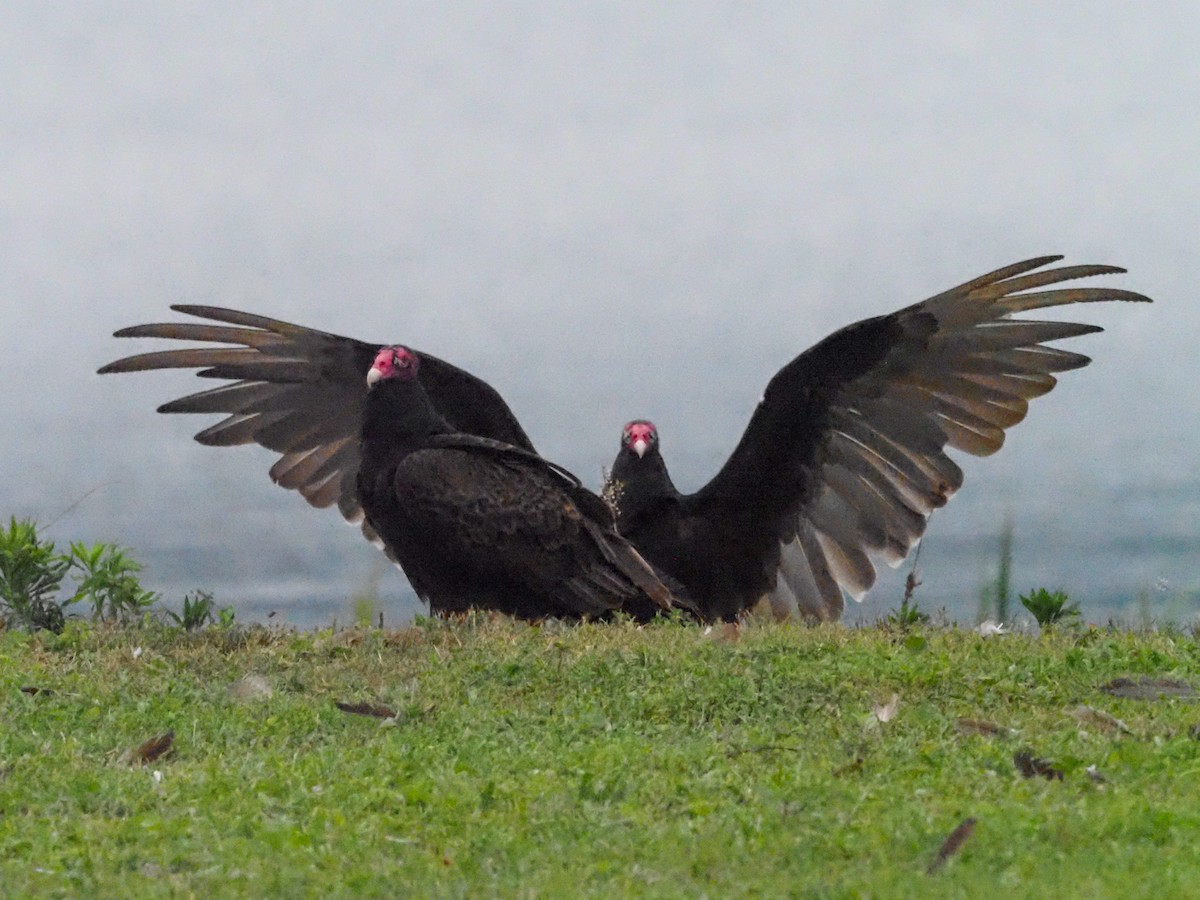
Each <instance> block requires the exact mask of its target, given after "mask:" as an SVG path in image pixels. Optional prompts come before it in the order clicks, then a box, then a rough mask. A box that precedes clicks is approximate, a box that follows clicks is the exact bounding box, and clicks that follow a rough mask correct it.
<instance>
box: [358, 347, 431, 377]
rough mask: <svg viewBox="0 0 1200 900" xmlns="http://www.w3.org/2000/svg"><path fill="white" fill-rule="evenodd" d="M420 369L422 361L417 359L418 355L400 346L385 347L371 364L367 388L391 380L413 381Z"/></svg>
mask: <svg viewBox="0 0 1200 900" xmlns="http://www.w3.org/2000/svg"><path fill="white" fill-rule="evenodd" d="M418 368H420V361H419V360H418V359H417V354H415V353H413V352H412V351H411V350H409V349H408V348H407V347H404V346H402V345H400V344H397V345H396V346H394V347H383V348H381V349H380V351H379V352H378V353H376V354H375V362H373V363H372V364H371V371H369V372H368V373H367V387H371V386H372V385H374V384H375V382H377V381H386V380H388V379H391V378H395V379H399V380H400V381H412V380H413V379H414V378H416V377H417V369H418Z"/></svg>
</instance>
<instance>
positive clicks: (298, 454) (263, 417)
mask: <svg viewBox="0 0 1200 900" xmlns="http://www.w3.org/2000/svg"><path fill="white" fill-rule="evenodd" d="M171 308H172V309H173V310H175V311H176V312H181V313H186V314H187V315H191V316H196V317H197V318H201V319H208V320H210V321H208V322H164V323H157V324H150V325H134V326H132V327H129V328H122V329H121V330H120V331H117V332H116V334H115V337H124V338H168V339H173V340H181V341H198V342H201V343H203V344H206V345H208V346H199V347H189V348H184V349H172V350H158V351H154V352H151V353H140V354H137V355H136V356H127V357H125V358H123V359H118V360H116V361H115V362H111V363H109V364H108V365H106V366H104V367H103V368H101V369H100V372H101V374H104V373H108V372H144V371H150V370H155V369H199V370H200V371H199V372H197V374H198V375H199V376H200V377H201V378H219V379H226V380H229V381H231V382H232V383H231V384H223V385H220V386H218V387H215V388H213V389H211V390H207V391H201V392H200V393H196V394H190V395H188V396H186V397H181V398H179V399H178V400H172V401H171V402H170V403H165V404H163V405H162V406H160V407H159V408H158V411H159V412H163V413H223V414H225V415H226V418H224V419H222V420H221V421H220V422H218V423H216V424H215V425H213V426H211V427H210V428H205V429H204V430H203V431H201V432H200V433H198V434H197V435H196V440H197V441H199V442H200V443H202V444H208V445H212V446H218V447H229V446H235V445H238V444H250V443H255V444H259V445H261V446H263V447H266V448H267V449H269V450H274V451H275V452H276V453H279V454H281V455H280V457H279V459H278V460H277V461H276V462H275V464H274V465H273V466H272V467H271V473H270V474H271V478H272V479H273V480H274V481H275V482H276V483H277V484H279V485H281V486H282V487H285V488H288V489H289V490H295V491H298V492H299V493H300V494H301V495H302V496H303V497H304V499H305V500H307V501H308V502H309V503H311V504H312V505H313V506H316V507H319V508H324V507H327V506H332V505H333V504H334V503H336V504H337V507H338V509H339V511H340V512H341V513H342V515H343V516H345V518H346V519H347V521H349V522H352V523H354V522H359V521H360V520H361V519H362V517H363V516H362V509H361V507H360V506H359V503H358V494H357V483H358V482H357V478H358V466H359V460H360V454H359V426H360V423H361V421H362V415H363V409H364V407H365V404H366V399H367V387H366V382H365V381H364V380H363V377H364V373H366V372H367V370H368V369H370V367H371V364H372V362H373V361H374V359H375V354H376V353H378V352H379V346H380V345H379V344H377V343H375V344H368V343H366V342H364V341H358V340H355V339H354V338H348V337H342V336H341V335H337V334H329V333H327V332H324V331H316V330H315V329H312V328H305V327H304V326H302V325H293V324H292V323H290V322H282V321H280V320H278V319H269V318H267V317H265V316H257V315H254V314H252V313H246V312H239V311H237V310H232V309H222V308H220V307H215V306H186V305H180V306H172V307H171ZM213 322H220V323H224V324H219V325H214V324H212V323H213ZM214 344H215V345H217V346H212V345H214ZM221 345H229V346H221ZM421 360H422V365H421V374H420V376H419V377H420V381H421V385H422V386H423V387H424V389H425V391H426V393H427V394H428V396H429V397H430V398H431V400H432V401H433V403H434V405H435V406H436V408H437V410H438V412H439V413H440V414H441V416H442V417H443V418H445V419H446V420H447V421H448V422H449V423H450V424H451V425H452V426H453V427H454V428H456V429H457V430H459V431H463V432H467V433H469V434H476V435H480V436H482V437H487V438H491V439H493V440H497V441H503V442H504V443H506V444H513V445H515V446H517V447H522V448H524V449H526V450H530V451H532V450H533V444H531V443H530V441H529V438H528V437H527V436H526V435H525V432H524V430H522V428H521V426H520V424H519V423H518V422H517V419H516V417H515V416H514V415H513V414H512V411H511V410H510V409H509V408H508V406H507V404H505V402H504V400H503V398H501V396H500V394H499V393H497V392H496V390H495V389H494V388H492V386H491V385H489V384H488V383H487V382H485V381H483V380H481V379H479V378H476V377H475V376H474V375H472V374H471V373H470V372H466V371H464V370H463V369H460V368H458V367H457V366H453V365H451V364H450V363H448V362H444V361H443V360H440V359H438V358H437V357H435V356H431V355H429V354H427V353H422V354H421ZM363 533H364V534H365V535H366V536H367V538H368V539H370V540H372V541H375V542H378V537H377V536H376V535H375V534H374V532H373V531H372V530H371V527H370V526H369V525H367V524H365V523H364V525H363Z"/></svg>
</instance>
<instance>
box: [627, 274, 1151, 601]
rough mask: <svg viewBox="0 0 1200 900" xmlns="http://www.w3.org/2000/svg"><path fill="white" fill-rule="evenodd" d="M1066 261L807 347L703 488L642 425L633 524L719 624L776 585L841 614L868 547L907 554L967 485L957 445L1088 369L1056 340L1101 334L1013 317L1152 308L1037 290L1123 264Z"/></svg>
mask: <svg viewBox="0 0 1200 900" xmlns="http://www.w3.org/2000/svg"><path fill="white" fill-rule="evenodd" d="M1061 258H1062V257H1061V256H1045V257H1040V258H1038V259H1031V260H1026V261H1024V262H1019V263H1015V264H1013V265H1011V266H1006V267H1005V268H1003V269H998V270H997V271H995V272H990V273H988V274H987V275H982V276H980V277H979V278H976V279H973V280H972V281H968V282H967V283H966V284H962V285H959V286H958V287H955V288H951V289H950V290H948V291H946V292H945V293H942V294H938V295H937V296H936V297H931V298H929V299H928V300H925V301H924V302H922V303H917V304H915V305H913V306H909V307H906V308H904V309H901V310H899V311H898V312H894V313H892V314H890V315H884V316H877V317H875V318H871V319H865V320H863V321H861V322H857V323H855V324H853V325H849V326H847V327H846V328H843V329H842V330H840V331H837V332H835V333H834V334H832V335H830V336H829V337H827V338H825V339H824V340H823V341H821V342H820V343H818V344H817V345H816V346H814V347H812V348H811V349H809V350H807V351H805V352H804V353H802V354H800V355H799V356H797V357H796V358H795V359H793V360H792V361H791V362H790V363H788V364H787V365H786V366H784V367H783V368H782V369H780V370H779V372H778V373H776V375H775V376H774V377H773V378H772V379H771V381H770V382H769V383H768V384H767V388H766V391H765V392H764V394H763V397H762V400H761V401H759V404H758V406H757V408H756V409H755V410H754V414H753V415H752V416H751V418H750V423H749V425H748V426H747V428H746V431H745V433H744V434H743V435H742V438H741V441H740V442H739V443H738V445H737V447H736V448H735V449H734V451H733V454H732V455H731V456H730V457H729V459H728V460H727V461H726V462H725V464H724V466H722V467H721V470H720V471H719V472H718V473H717V474H716V476H714V477H713V479H712V480H711V481H709V482H708V484H706V485H705V486H704V487H702V488H701V489H700V490H699V491H697V492H696V493H694V494H681V493H680V492H679V491H678V490H676V488H675V486H674V484H673V483H672V482H671V478H670V475H669V474H668V473H667V467H666V463H665V462H664V461H663V458H662V455H661V453H660V449H659V438H658V431H657V429H656V428H655V427H654V425H653V424H651V423H650V422H648V421H645V420H637V421H633V422H630V423H629V424H628V425H626V426H625V429H624V431H623V433H622V436H621V448H620V451H619V452H618V454H617V458H616V462H615V463H614V464H613V468H612V472H611V475H610V483H609V485H608V487H607V491H608V492H609V496H611V497H613V498H614V502H615V503H616V505H617V507H618V528H619V530H620V531H621V533H622V534H624V535H625V536H626V537H628V538H629V539H630V540H631V541H632V542H633V544H634V546H636V547H637V548H638V549H639V550H641V552H642V554H643V555H644V556H645V557H646V558H647V559H648V560H649V561H650V562H651V563H652V564H654V565H655V566H656V567H658V568H659V569H660V570H662V571H664V572H666V573H667V574H669V575H670V576H672V577H673V578H675V579H676V580H677V581H678V582H679V583H680V584H682V585H683V587H684V589H685V590H686V591H687V592H688V594H689V595H690V596H691V598H692V599H693V600H694V601H695V602H696V603H697V604H698V605H699V606H700V610H701V613H702V614H703V615H704V616H706V617H708V618H724V619H731V618H734V617H735V616H737V615H738V614H740V613H741V612H743V611H744V610H746V609H748V608H749V607H751V606H752V605H754V604H755V603H756V602H757V601H758V600H759V599H760V598H761V597H763V596H769V598H770V601H771V605H772V608H773V609H774V611H775V613H776V615H779V616H781V617H783V616H794V615H803V616H805V617H811V618H816V619H836V618H838V617H839V616H840V615H841V612H842V592H843V591H845V592H846V593H848V594H850V596H852V597H853V598H854V599H855V600H861V599H862V597H863V595H864V594H865V593H866V592H867V590H868V589H869V588H870V587H871V586H872V584H874V582H875V568H874V565H873V564H872V562H871V560H870V559H869V557H868V554H869V553H871V554H878V555H882V556H883V558H884V559H886V560H887V561H888V562H889V563H891V564H893V565H899V563H900V562H902V561H903V560H904V558H905V557H906V556H907V554H908V552H909V550H910V549H911V548H912V547H913V546H914V544H915V543H916V542H917V541H918V540H919V539H920V537H921V535H922V534H923V533H924V531H925V525H926V520H927V519H928V517H929V515H930V514H931V513H932V512H933V510H934V509H937V508H938V507H940V506H943V505H944V504H945V503H946V501H947V500H948V499H949V498H950V496H951V495H952V494H953V493H954V492H955V491H957V490H958V488H959V487H960V486H961V484H962V470H961V469H959V467H958V466H957V465H955V463H954V461H953V460H951V459H950V457H949V456H947V455H946V453H945V447H946V445H949V446H950V447H953V448H955V449H956V450H962V451H964V452H966V453H970V454H973V455H976V456H987V455H989V454H991V453H995V452H996V451H997V450H999V449H1000V446H1001V444H1003V442H1004V429H1006V428H1009V427H1011V426H1013V425H1015V424H1016V423H1018V422H1020V421H1021V420H1022V419H1023V418H1024V417H1025V413H1026V410H1027V409H1028V401H1029V400H1030V399H1032V398H1034V397H1039V396H1041V395H1042V394H1045V393H1046V392H1048V391H1049V390H1050V389H1051V388H1053V387H1054V385H1055V383H1056V381H1055V378H1054V376H1053V374H1052V373H1054V372H1062V371H1066V370H1068V369H1077V368H1079V367H1081V366H1085V365H1087V364H1088V362H1090V360H1089V359H1088V357H1086V356H1082V355H1080V354H1078V353H1071V352H1068V351H1066V350H1059V349H1057V348H1054V347H1048V346H1045V344H1044V342H1045V341H1052V340H1057V339H1059V338H1067V337H1074V336H1077V335H1083V334H1088V333H1091V332H1095V331H1100V330H1101V329H1100V328H1098V327H1096V326H1093V325H1080V324H1074V323H1065V322H1045V321H1034V320H1020V319H1012V318H1010V315H1011V314H1012V313H1018V312H1022V311H1025V310H1031V309H1042V308H1045V307H1051V306H1063V305H1066V304H1070V303H1089V302H1094V301H1101V300H1134V301H1144V302H1149V299H1148V298H1147V297H1144V296H1142V295H1141V294H1135V293H1132V292H1130V291H1124V290H1117V289H1112V288H1091V287H1084V288H1069V289H1068V288H1061V287H1060V288H1056V289H1054V290H1049V291H1037V290H1035V289H1036V288H1041V287H1045V286H1047V285H1057V284H1059V283H1061V282H1064V281H1068V280H1070V279H1074V278H1083V277H1087V276H1091V275H1106V274H1111V273H1116V272H1124V271H1125V270H1124V269H1119V268H1116V267H1114V266H1063V267H1061V268H1052V269H1043V267H1044V266H1046V265H1048V264H1050V263H1054V262H1057V261H1058V260H1060V259H1061ZM1037 269H1042V271H1035V270H1037Z"/></svg>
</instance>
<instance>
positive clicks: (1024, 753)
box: [1013, 750, 1063, 781]
mask: <svg viewBox="0 0 1200 900" xmlns="http://www.w3.org/2000/svg"><path fill="white" fill-rule="evenodd" d="M1013 764H1014V765H1015V766H1016V767H1017V771H1018V772H1020V773H1021V774H1022V775H1024V776H1025V777H1026V778H1034V777H1035V776H1038V775H1040V776H1041V777H1042V778H1045V779H1046V780H1047V781H1062V780H1063V771H1062V769H1056V768H1054V766H1053V764H1052V763H1051V762H1050V760H1048V759H1039V758H1038V757H1036V756H1034V755H1033V752H1032V751H1030V750H1018V751H1017V752H1016V753H1014V754H1013Z"/></svg>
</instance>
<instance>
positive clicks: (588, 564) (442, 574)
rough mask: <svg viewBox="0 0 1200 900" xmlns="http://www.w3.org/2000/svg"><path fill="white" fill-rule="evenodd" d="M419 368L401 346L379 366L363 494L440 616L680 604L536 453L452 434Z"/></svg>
mask: <svg viewBox="0 0 1200 900" xmlns="http://www.w3.org/2000/svg"><path fill="white" fill-rule="evenodd" d="M421 367H422V360H421V358H420V357H419V356H418V355H417V354H415V353H413V352H412V351H411V350H409V349H408V348H406V347H402V346H395V347H384V348H383V349H381V350H379V351H378V353H377V354H376V356H375V359H374V361H373V363H372V365H371V368H370V372H369V374H368V375H367V384H369V385H370V390H369V392H368V395H367V399H366V403H365V404H364V407H363V418H362V431H361V434H362V459H361V463H360V466H359V471H358V496H359V500H360V502H361V503H362V508H363V510H364V512H365V513H366V518H367V522H368V523H369V524H370V525H371V527H372V528H373V529H374V531H375V532H376V533H377V534H378V535H379V536H380V537H381V538H382V539H383V541H384V543H385V544H386V545H387V547H388V549H389V550H390V551H391V552H392V555H393V556H394V557H395V559H396V560H397V561H398V562H399V563H400V565H401V567H402V568H403V569H404V572H405V574H406V575H407V576H408V580H409V582H411V584H412V586H413V589H414V590H416V592H417V593H418V594H419V595H420V596H421V598H422V599H424V600H425V601H426V602H428V603H429V606H430V608H431V609H432V610H433V611H434V612H435V613H449V612H461V611H465V610H468V609H495V610H500V611H501V612H505V613H509V614H511V615H516V616H520V617H522V618H527V619H541V618H547V617H557V618H572V619H574V618H594V617H598V616H603V615H605V614H607V613H610V612H613V611H614V610H622V611H624V612H627V613H629V614H631V615H633V616H634V617H636V618H638V619H647V618H650V617H651V616H653V615H655V614H656V613H659V612H662V611H666V610H669V609H671V608H673V607H674V606H677V605H681V604H680V602H679V601H677V600H676V599H675V598H673V597H672V596H671V592H670V591H669V589H668V588H667V587H666V586H664V585H663V583H662V582H661V581H660V580H659V579H658V577H657V576H656V574H655V573H654V570H653V569H652V568H651V567H650V566H649V565H648V564H647V563H646V561H645V560H644V559H642V557H641V556H640V555H639V554H638V552H637V551H636V550H634V548H633V547H632V546H631V545H630V544H629V542H628V541H626V540H625V539H624V538H622V537H621V536H620V535H619V534H617V531H616V528H615V527H614V521H613V515H612V510H611V509H610V508H609V507H608V506H607V505H606V504H605V503H604V501H603V500H601V499H600V498H599V497H597V496H596V495H595V494H593V493H591V492H590V491H588V490H586V489H585V488H583V487H582V486H581V485H580V483H579V480H578V479H576V478H575V477H574V476H573V475H571V474H570V473H568V472H566V471H565V470H563V469H561V468H559V467H558V466H556V465H554V464H552V463H549V462H547V461H546V460H544V459H542V458H541V457H539V456H537V455H536V454H535V453H532V452H530V451H529V450H526V449H523V448H520V447H514V446H512V445H510V444H506V443H503V442H501V441H496V440H491V439H489V438H483V437H479V436H477V435H470V434H464V433H462V432H459V431H456V430H455V429H454V428H452V427H451V426H450V424H449V423H448V422H447V421H446V420H445V419H444V418H443V417H442V415H441V414H440V413H439V412H438V410H437V409H436V408H435V407H434V404H433V403H432V402H431V401H430V399H429V396H428V395H427V393H426V391H425V389H424V388H423V387H422V384H421V382H420V380H419V372H420V370H421Z"/></svg>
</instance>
